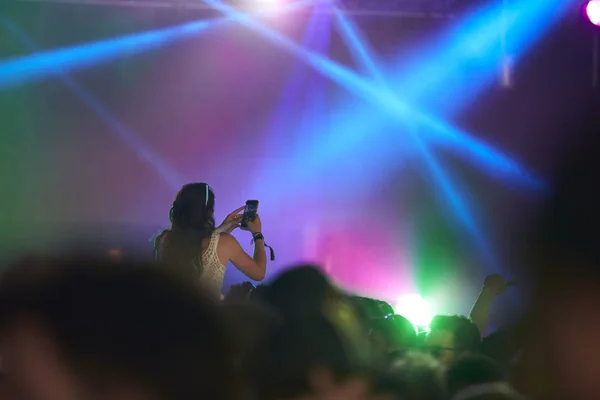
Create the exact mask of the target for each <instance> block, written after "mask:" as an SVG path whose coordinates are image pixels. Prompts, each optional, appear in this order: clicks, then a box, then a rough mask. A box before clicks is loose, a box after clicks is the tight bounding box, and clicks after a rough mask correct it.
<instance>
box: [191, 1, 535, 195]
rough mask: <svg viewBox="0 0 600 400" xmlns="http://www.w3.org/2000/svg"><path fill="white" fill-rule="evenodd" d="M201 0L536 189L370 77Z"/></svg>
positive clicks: (489, 152) (480, 146)
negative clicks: (386, 90)
mask: <svg viewBox="0 0 600 400" xmlns="http://www.w3.org/2000/svg"><path fill="white" fill-rule="evenodd" d="M203 1H204V2H205V3H206V4H209V5H211V6H212V7H213V8H215V9H217V10H219V11H221V12H223V13H224V14H225V15H228V16H235V17H237V18H238V20H239V21H240V22H241V23H242V24H244V25H245V26H247V27H249V28H251V29H253V30H255V31H256V32H257V33H259V34H261V35H262V36H264V37H265V38H267V39H269V40H270V41H272V42H273V43H274V44H276V45H278V46H280V47H281V48H283V49H284V50H286V51H288V52H289V53H291V54H293V55H295V56H297V57H300V58H301V59H303V60H304V61H305V62H307V63H308V64H310V65H311V66H313V67H314V68H315V69H317V70H318V71H319V72H320V73H322V74H323V75H325V76H327V77H328V78H330V79H331V80H332V81H334V82H336V83H337V84H339V85H340V86H343V87H344V88H346V89H347V90H348V91H350V92H352V93H354V94H355V95H357V96H359V97H362V98H363V99H364V100H366V101H368V102H370V103H372V104H373V105H374V106H376V107H378V108H379V109H381V110H385V111H386V112H387V113H388V114H389V116H390V118H392V119H395V120H396V121H400V122H402V121H404V120H411V119H412V120H414V121H415V122H416V123H418V124H422V125H424V126H426V127H427V128H428V129H427V130H426V131H424V132H423V136H424V137H426V138H428V137H429V136H430V135H431V134H432V132H434V133H435V134H437V135H443V136H444V139H445V140H447V141H449V142H451V143H458V144H460V145H462V146H464V147H465V148H466V149H467V150H468V151H469V152H470V153H471V155H472V157H477V158H480V159H482V160H483V161H486V162H488V163H492V164H493V165H494V166H495V169H496V174H497V176H500V177H507V176H511V177H513V178H516V179H518V180H520V181H522V182H523V183H524V184H526V185H529V186H533V187H536V188H537V187H540V186H542V184H541V183H540V181H539V180H538V179H537V178H535V177H533V176H532V175H531V174H529V173H528V172H527V171H525V170H524V169H523V168H522V167H521V166H520V165H519V164H518V163H517V162H516V161H514V160H512V159H510V158H509V157H508V156H506V155H504V154H502V153H500V152H498V151H495V150H494V149H493V148H491V147H490V146H487V145H486V144H485V143H483V142H481V141H478V140H476V139H474V138H472V137H470V136H469V135H468V134H466V133H465V132H462V131H460V130H458V129H455V128H453V127H451V126H450V125H449V124H448V123H444V122H441V121H439V120H437V119H436V118H434V117H433V116H430V115H428V114H426V113H423V112H421V111H419V110H416V109H414V108H413V107H411V106H410V105H409V104H408V103H407V102H405V101H402V100H400V99H398V98H397V97H396V96H395V95H394V94H393V93H391V92H385V91H381V90H379V89H378V85H373V81H372V79H364V78H362V77H361V76H360V75H358V74H356V73H354V72H353V71H351V70H349V69H348V68H346V67H344V66H341V65H339V64H337V63H335V62H333V61H331V60H328V59H326V58H324V57H322V56H320V55H318V54H315V53H313V52H310V51H307V50H306V49H304V48H302V47H301V46H299V45H298V44H296V43H294V42H293V41H291V40H290V39H288V38H285V37H283V36H281V35H279V34H278V33H277V32H275V31H273V30H271V29H269V28H267V27H265V26H263V25H262V24H260V23H259V22H258V21H256V20H255V19H252V18H250V17H249V16H247V15H245V14H243V13H241V12H239V11H237V10H235V9H234V8H232V7H230V6H227V5H225V4H223V3H221V2H219V1H215V0H203Z"/></svg>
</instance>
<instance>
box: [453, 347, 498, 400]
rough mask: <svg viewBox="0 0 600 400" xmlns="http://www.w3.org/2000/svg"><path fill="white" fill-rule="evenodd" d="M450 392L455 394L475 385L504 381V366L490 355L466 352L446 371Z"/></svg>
mask: <svg viewBox="0 0 600 400" xmlns="http://www.w3.org/2000/svg"><path fill="white" fill-rule="evenodd" d="M446 380H447V384H448V392H449V394H450V395H454V394H456V393H458V392H459V391H461V390H463V389H465V388H467V387H470V386H474V385H481V384H484V383H494V382H503V381H504V380H505V376H504V373H503V371H502V368H501V367H500V365H498V363H496V362H495V361H494V360H492V359H491V358H489V357H486V356H484V355H481V354H466V355H463V356H460V357H458V358H457V359H456V360H455V361H454V362H453V363H452V364H451V365H450V367H449V368H448V370H447V371H446Z"/></svg>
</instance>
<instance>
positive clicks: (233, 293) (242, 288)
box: [224, 282, 254, 303]
mask: <svg viewBox="0 0 600 400" xmlns="http://www.w3.org/2000/svg"><path fill="white" fill-rule="evenodd" d="M253 291H254V285H253V284H252V283H250V282H244V283H240V284H239V285H231V287H230V288H229V292H228V293H227V296H225V299H224V300H225V302H226V303H243V302H246V301H248V300H249V299H250V296H251V295H252V292H253Z"/></svg>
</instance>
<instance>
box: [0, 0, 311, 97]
mask: <svg viewBox="0 0 600 400" xmlns="http://www.w3.org/2000/svg"><path fill="white" fill-rule="evenodd" d="M313 3H314V2H313V1H301V2H298V3H292V4H288V5H284V6H281V7H278V8H276V9H269V10H263V11H262V12H257V13H256V14H270V13H275V12H277V13H280V12H292V11H295V10H298V9H301V8H304V7H307V6H309V5H311V4H313ZM236 19H237V18H235V17H227V18H218V19H213V20H208V21H194V22H189V23H186V24H183V25H178V26H175V27H170V28H164V29H156V30H152V31H147V32H142V33H136V34H131V35H126V36H121V37H117V38H112V39H107V40H102V41H98V42H95V43H85V44H81V45H77V46H73V47H67V48H62V49H55V50H47V51H42V52H38V53H36V54H33V55H28V56H23V57H17V58H12V59H9V60H6V61H2V62H0V90H4V89H7V88H10V87H14V86H18V85H23V84H25V83H30V82H35V81H39V80H42V79H45V78H46V77H48V76H52V75H53V74H54V73H53V72H52V71H54V68H60V69H61V70H62V71H65V72H71V71H75V70H81V69H85V68H89V67H91V66H94V65H97V64H100V63H106V62H109V61H112V60H115V59H119V58H121V57H125V56H132V55H137V54H141V53H143V52H146V51H149V50H153V49H156V48H160V47H162V46H165V45H167V44H170V43H171V42H173V41H175V40H179V39H183V38H186V37H190V36H193V35H196V34H198V33H200V32H203V31H205V30H207V29H211V28H215V27H217V26H221V25H223V24H225V23H227V22H232V21H236Z"/></svg>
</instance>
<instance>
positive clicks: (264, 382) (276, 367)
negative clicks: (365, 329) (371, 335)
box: [254, 314, 355, 399]
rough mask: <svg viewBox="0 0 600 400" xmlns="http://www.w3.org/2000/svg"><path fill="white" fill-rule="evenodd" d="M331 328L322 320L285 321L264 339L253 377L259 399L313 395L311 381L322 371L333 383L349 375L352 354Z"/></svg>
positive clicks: (315, 318) (327, 322)
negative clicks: (325, 372)
mask: <svg viewBox="0 0 600 400" xmlns="http://www.w3.org/2000/svg"><path fill="white" fill-rule="evenodd" d="M351 351H352V349H351V347H350V346H349V343H347V342H345V340H344V339H343V337H342V336H341V335H340V334H339V333H338V331H337V329H336V328H335V326H334V325H333V324H332V323H331V322H330V321H329V320H328V319H327V318H325V317H324V316H321V315H317V314H315V315H311V316H301V317H299V318H297V319H293V320H290V319H288V320H287V321H286V323H285V324H284V325H282V326H280V327H279V328H277V329H275V330H274V331H273V333H272V334H271V335H269V336H268V337H267V338H265V341H264V345H263V346H262V347H261V348H260V350H259V352H258V354H257V359H256V362H257V364H256V366H257V368H255V370H254V371H255V373H256V377H255V379H256V382H257V384H258V387H259V393H260V398H261V399H282V398H293V397H297V396H301V395H309V394H313V392H314V390H316V388H314V387H312V382H311V377H313V376H314V374H315V373H317V372H320V371H322V370H325V371H327V373H328V374H330V375H331V376H332V377H333V379H334V380H335V381H340V380H345V379H348V378H349V377H350V375H351V373H352V372H353V368H354V367H355V365H353V361H352V354H351Z"/></svg>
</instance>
